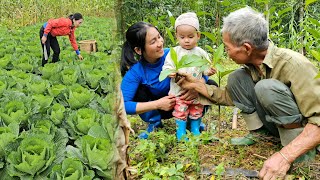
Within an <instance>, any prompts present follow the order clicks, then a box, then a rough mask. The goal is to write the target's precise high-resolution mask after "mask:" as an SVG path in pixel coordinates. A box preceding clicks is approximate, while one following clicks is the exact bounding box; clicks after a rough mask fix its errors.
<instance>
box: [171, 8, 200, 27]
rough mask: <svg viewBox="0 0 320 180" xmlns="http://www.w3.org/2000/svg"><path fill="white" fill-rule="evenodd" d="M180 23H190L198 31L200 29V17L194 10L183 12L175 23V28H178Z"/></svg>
mask: <svg viewBox="0 0 320 180" xmlns="http://www.w3.org/2000/svg"><path fill="white" fill-rule="evenodd" d="M180 25H189V26H192V27H194V28H196V30H197V31H199V19H198V17H197V15H196V13H194V12H187V13H183V14H181V15H180V16H179V17H178V18H177V19H176V22H175V24H174V29H175V30H176V29H177V27H178V26H180Z"/></svg>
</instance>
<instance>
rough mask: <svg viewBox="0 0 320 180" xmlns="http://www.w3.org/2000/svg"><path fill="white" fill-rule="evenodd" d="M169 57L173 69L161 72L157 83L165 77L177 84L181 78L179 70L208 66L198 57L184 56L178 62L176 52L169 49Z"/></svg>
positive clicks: (205, 60)
mask: <svg viewBox="0 0 320 180" xmlns="http://www.w3.org/2000/svg"><path fill="white" fill-rule="evenodd" d="M170 56H171V58H172V61H173V63H174V65H175V69H166V70H163V71H161V73H160V76H159V81H163V80H164V79H165V78H166V77H168V76H170V77H175V82H178V81H179V79H180V78H182V76H181V75H180V74H179V69H182V68H187V67H202V66H206V65H208V64H209V63H210V62H209V61H208V60H207V59H205V58H203V57H200V56H198V55H195V54H192V55H184V56H182V58H181V59H180V60H178V56H177V52H176V51H175V50H174V49H173V48H170Z"/></svg>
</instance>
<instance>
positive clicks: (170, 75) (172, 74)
mask: <svg viewBox="0 0 320 180" xmlns="http://www.w3.org/2000/svg"><path fill="white" fill-rule="evenodd" d="M176 75H177V73H171V74H169V76H168V77H169V78H175V77H176Z"/></svg>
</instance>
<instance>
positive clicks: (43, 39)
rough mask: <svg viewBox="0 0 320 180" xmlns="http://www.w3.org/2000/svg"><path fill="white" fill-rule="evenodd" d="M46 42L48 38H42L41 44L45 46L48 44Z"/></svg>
mask: <svg viewBox="0 0 320 180" xmlns="http://www.w3.org/2000/svg"><path fill="white" fill-rule="evenodd" d="M46 41H47V37H46V36H42V38H41V42H42V44H45V43H46Z"/></svg>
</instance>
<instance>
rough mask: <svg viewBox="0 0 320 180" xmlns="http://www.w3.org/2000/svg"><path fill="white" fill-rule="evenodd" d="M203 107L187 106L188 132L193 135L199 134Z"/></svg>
mask: <svg viewBox="0 0 320 180" xmlns="http://www.w3.org/2000/svg"><path fill="white" fill-rule="evenodd" d="M203 108H204V106H203V105H201V104H190V105H189V118H190V120H191V121H190V128H191V129H190V130H191V133H192V134H193V135H199V134H200V123H201V117H202V112H203Z"/></svg>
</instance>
